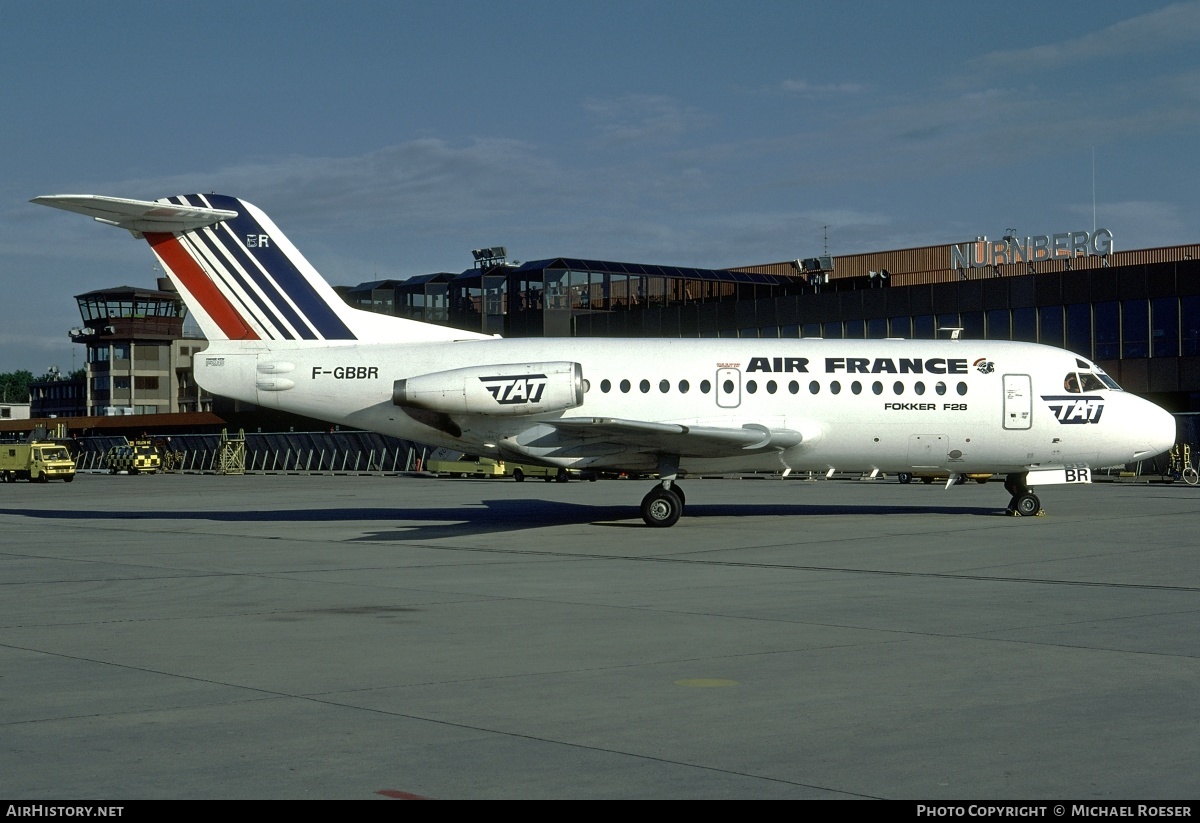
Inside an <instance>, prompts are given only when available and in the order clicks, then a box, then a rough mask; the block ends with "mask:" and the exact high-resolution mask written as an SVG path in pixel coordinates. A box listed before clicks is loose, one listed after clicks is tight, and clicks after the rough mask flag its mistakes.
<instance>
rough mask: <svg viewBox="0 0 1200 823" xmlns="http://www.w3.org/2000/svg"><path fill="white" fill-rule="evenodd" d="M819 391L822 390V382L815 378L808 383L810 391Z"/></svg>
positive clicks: (813, 392)
mask: <svg viewBox="0 0 1200 823" xmlns="http://www.w3.org/2000/svg"><path fill="white" fill-rule="evenodd" d="M819 391H821V384H820V383H818V382H817V381H816V380H814V381H812V382H811V383H809V384H808V393H809V394H816V393H817V392H819Z"/></svg>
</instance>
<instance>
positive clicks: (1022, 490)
mask: <svg viewBox="0 0 1200 823" xmlns="http://www.w3.org/2000/svg"><path fill="white" fill-rule="evenodd" d="M1028 476H1029V475H1028V474H1027V473H1025V472H1021V473H1014V474H1010V475H1009V476H1008V477H1006V478H1005V479H1004V489H1005V491H1007V492H1008V493H1009V494H1010V495H1012V498H1011V499H1010V500H1009V501H1008V509H1007V510H1006V512H1007V514H1010V515H1012V516H1013V517H1045V515H1046V511H1045V509H1043V508H1042V501H1041V500H1040V499H1038V496H1037V495H1036V494H1034V493H1033V492H1032V491H1030V490H1029V486H1027V485H1026V483H1025V479H1026V478H1027V477H1028Z"/></svg>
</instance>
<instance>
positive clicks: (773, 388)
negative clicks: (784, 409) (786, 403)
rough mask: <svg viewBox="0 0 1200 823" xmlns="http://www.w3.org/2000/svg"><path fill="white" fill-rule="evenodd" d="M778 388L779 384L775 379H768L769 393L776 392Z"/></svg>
mask: <svg viewBox="0 0 1200 823" xmlns="http://www.w3.org/2000/svg"><path fill="white" fill-rule="evenodd" d="M778 388H779V386H778V385H777V384H776V383H775V381H774V380H768V381H767V394H774V393H775V392H776V390H777V389H778Z"/></svg>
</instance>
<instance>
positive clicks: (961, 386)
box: [954, 383, 967, 395]
mask: <svg viewBox="0 0 1200 823" xmlns="http://www.w3.org/2000/svg"><path fill="white" fill-rule="evenodd" d="M954 388H955V391H957V392H958V393H959V394H960V395H963V394H966V393H967V384H966V383H959V384H958V385H957V386H955V387H954Z"/></svg>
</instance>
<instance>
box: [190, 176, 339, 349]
mask: <svg viewBox="0 0 1200 823" xmlns="http://www.w3.org/2000/svg"><path fill="white" fill-rule="evenodd" d="M179 199H180V200H182V201H183V202H184V203H186V204H187V205H201V206H207V205H209V204H211V207H212V208H225V207H226V206H228V207H230V210H232V211H237V212H238V216H237V217H235V218H232V219H230V220H226V221H225V223H224V226H226V227H227V228H228V231H227V233H226V232H222V233H219V234H217V235H215V239H216V241H217V242H219V243H220V244H221V245H222V246H224V247H225V248H226V249H227V250H232V249H236V250H237V254H241V255H245V257H247V258H249V259H250V260H252V261H254V263H256V264H257V265H256V266H255V267H251V266H248V265H247V266H246V268H247V269H249V270H250V271H254V270H255V269H256V268H257V270H259V271H262V272H266V273H267V274H269V275H270V279H271V280H273V281H274V285H275V286H276V287H277V289H278V291H276V289H267V288H265V286H266V283H267V281H265V280H263V281H260V282H261V283H262V285H263V286H264V288H263V292H264V296H265V297H266V298H267V299H268V300H269V301H271V302H272V303H273V304H274V307H275V309H276V310H277V311H279V312H280V313H281V314H284V315H285V316H286V315H287V314H288V312H287V311H285V310H284V309H283V307H284V306H288V305H289V304H290V305H294V306H295V309H296V311H298V312H299V315H300V317H302V318H303V319H304V320H306V321H307V322H308V324H309V326H311V328H312V329H313V330H314V331H315V332H316V334H317V336H318V337H321V338H324V339H326V340H354V339H356V336H355V334H354V333H353V332H352V331H350V329H349V327H347V326H346V324H345V323H344V322H343V321H342V319H341V317H339V316H338V314H337V312H336V310H335V309H334V307H333V306H331V305H330V304H329V303H328V302H326V298H325V296H323V295H321V294H320V293H318V292H317V290H316V289H315V288H313V285H312V283H310V282H309V279H308V277H307V276H306V275H305V274H304V273H303V272H301V271H300V270H299V269H298V268H297V267H296V265H295V263H293V261H292V260H291V259H290V258H289V257H288V255H287V254H286V253H285V252H284V250H282V249H280V248H278V247H277V246H276V244H275V242H268V243H267V244H266V245H256V246H255V247H254V248H252V249H251V248H248V247H247V246H246V243H245V239H246V238H247V237H254V238H259V237H268V238H272V239H275V240H281V239H283V238H282V235H280V234H279V232H278V230H277V229H276V230H275V231H270V230H268V229H266V228H264V227H263V225H262V224H261V223H260V222H259V221H258V220H257V219H256V218H255V217H254V216H253V215H252V214H250V212H249V210H248V209H247V208H246V206H245V204H243V203H242V202H241V201H239V200H237V199H235V198H232V197H226V196H224V195H202V196H197V197H196V200H198V201H199V202H197V203H192V202H189V199H190V198H186V197H185V198H179ZM218 204H221V205H218ZM272 228H274V227H273V226H272ZM230 255H231V256H235V253H234V252H233V251H230ZM243 274H246V272H243ZM314 276H315V273H314ZM299 329H301V330H303V329H304V326H303V324H301V325H300V326H299ZM301 334H303V331H301Z"/></svg>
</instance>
